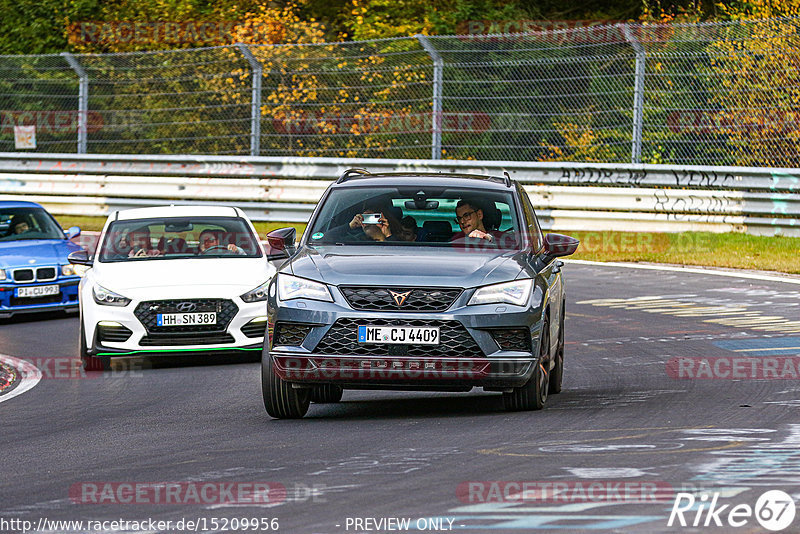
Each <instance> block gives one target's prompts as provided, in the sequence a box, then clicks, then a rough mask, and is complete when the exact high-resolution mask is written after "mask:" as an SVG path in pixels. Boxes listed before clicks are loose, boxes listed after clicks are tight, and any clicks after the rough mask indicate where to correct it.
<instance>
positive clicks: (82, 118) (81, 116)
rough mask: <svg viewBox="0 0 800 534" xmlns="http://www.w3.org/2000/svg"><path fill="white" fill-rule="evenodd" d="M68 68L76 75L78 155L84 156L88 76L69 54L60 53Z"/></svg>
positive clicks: (87, 111) (87, 108)
mask: <svg viewBox="0 0 800 534" xmlns="http://www.w3.org/2000/svg"><path fill="white" fill-rule="evenodd" d="M61 56H62V57H63V58H64V59H65V60H67V63H69V66H70V67H72V70H74V71H75V74H77V75H78V154H86V145H87V133H88V125H87V122H88V119H89V75H88V74H86V71H85V70H84V69H83V67H82V66H81V64H80V63H79V62H78V60H77V59H76V58H75V56H73V55H72V54H71V53H69V52H61Z"/></svg>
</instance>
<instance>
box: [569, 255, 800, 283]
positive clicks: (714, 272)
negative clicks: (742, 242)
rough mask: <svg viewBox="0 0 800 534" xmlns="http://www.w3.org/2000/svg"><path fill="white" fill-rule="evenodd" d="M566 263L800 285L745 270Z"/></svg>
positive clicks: (790, 279) (585, 261)
mask: <svg viewBox="0 0 800 534" xmlns="http://www.w3.org/2000/svg"><path fill="white" fill-rule="evenodd" d="M564 261H566V262H567V263H575V264H577V265H598V266H601V267H625V268H628V269H644V270H648V271H674V272H679V273H692V274H708V275H711V276H727V277H729V278H747V279H750V280H763V281H765V282H783V283H785V284H795V285H800V278H789V277H786V278H784V277H782V276H769V275H764V274H756V273H751V272H747V271H742V272H734V271H718V270H715V269H700V268H697V267H674V266H671V265H642V264H639V263H621V262H614V261H589V260H570V259H567V260H564Z"/></svg>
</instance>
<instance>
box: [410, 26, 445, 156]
mask: <svg viewBox="0 0 800 534" xmlns="http://www.w3.org/2000/svg"><path fill="white" fill-rule="evenodd" d="M414 37H416V38H417V40H418V41H419V44H421V45H422V48H424V49H425V51H426V52H428V54H429V55H430V56H431V59H432V60H433V120H432V121H431V131H432V135H433V139H432V146H431V159H442V84H443V83H444V61H443V60H442V56H441V55H439V51H438V50H436V48H434V47H433V45H432V44H431V42H430V40H429V39H428V36H426V35H421V34H417V35H415V36H414Z"/></svg>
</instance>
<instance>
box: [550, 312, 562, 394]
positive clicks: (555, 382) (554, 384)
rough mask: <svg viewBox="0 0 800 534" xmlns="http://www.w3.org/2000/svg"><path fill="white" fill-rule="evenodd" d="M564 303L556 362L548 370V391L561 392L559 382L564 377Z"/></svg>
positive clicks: (559, 324)
mask: <svg viewBox="0 0 800 534" xmlns="http://www.w3.org/2000/svg"><path fill="white" fill-rule="evenodd" d="M564 315H565V311H564V305H563V304H562V305H561V320H560V321H559V323H558V346H557V347H556V356H555V358H556V364H555V366H554V367H553V370H552V371H550V393H552V394H556V393H561V382H562V380H563V379H564Z"/></svg>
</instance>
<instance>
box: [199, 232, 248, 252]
mask: <svg viewBox="0 0 800 534" xmlns="http://www.w3.org/2000/svg"><path fill="white" fill-rule="evenodd" d="M197 241H198V242H197V253H198V254H203V253H204V252H205V251H206V250H209V249H211V248H214V247H220V248H227V249H228V250H230V251H231V252H235V253H236V254H244V253H245V252H244V250H242V249H240V248H239V247H237V246H236V245H234V244H233V243H230V244H228V246H227V247H225V246H224V245H220V242H219V236H218V235H217V233H216V232H215V231H214V230H203V231H202V232H200V237H199V238H198V240H197Z"/></svg>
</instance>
